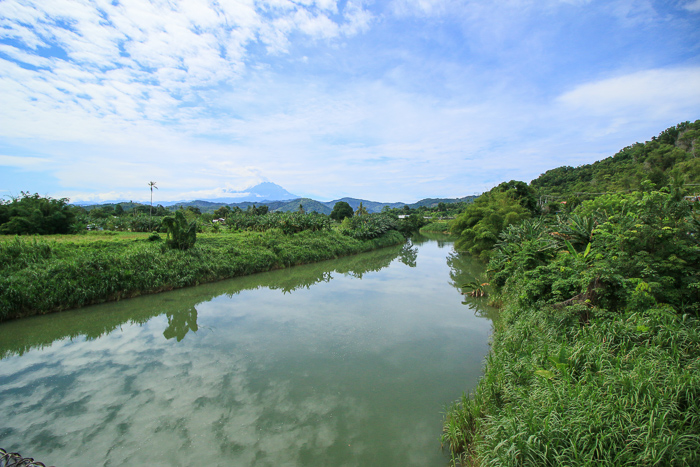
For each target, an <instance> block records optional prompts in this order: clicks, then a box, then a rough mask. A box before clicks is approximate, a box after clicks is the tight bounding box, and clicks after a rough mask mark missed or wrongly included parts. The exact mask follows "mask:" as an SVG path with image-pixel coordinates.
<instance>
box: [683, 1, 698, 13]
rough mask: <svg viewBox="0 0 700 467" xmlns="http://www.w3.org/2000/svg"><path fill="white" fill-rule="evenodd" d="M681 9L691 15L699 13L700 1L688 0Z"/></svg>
mask: <svg viewBox="0 0 700 467" xmlns="http://www.w3.org/2000/svg"><path fill="white" fill-rule="evenodd" d="M683 8H685V9H686V10H688V11H692V12H693V13H697V12H700V0H689V1H688V2H687V3H685V4H684V5H683Z"/></svg>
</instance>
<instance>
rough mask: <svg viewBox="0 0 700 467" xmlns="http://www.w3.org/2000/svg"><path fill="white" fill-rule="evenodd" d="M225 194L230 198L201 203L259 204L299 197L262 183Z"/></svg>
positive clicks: (276, 186) (270, 184)
mask: <svg viewBox="0 0 700 467" xmlns="http://www.w3.org/2000/svg"><path fill="white" fill-rule="evenodd" d="M227 193H229V194H231V195H232V196H224V197H221V198H210V199H205V200H203V201H209V202H212V203H243V202H246V201H247V202H257V203H259V202H261V201H285V200H290V199H298V198H299V196H297V195H295V194H292V193H290V192H288V191H287V190H285V189H284V188H282V187H281V186H279V185H277V184H275V183H272V182H263V183H260V184H258V185H255V186H252V187H250V188H246V189H245V190H243V191H233V190H228V191H227Z"/></svg>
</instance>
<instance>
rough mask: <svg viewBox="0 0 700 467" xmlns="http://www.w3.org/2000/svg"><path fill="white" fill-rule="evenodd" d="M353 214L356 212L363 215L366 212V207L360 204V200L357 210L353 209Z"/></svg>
mask: <svg viewBox="0 0 700 467" xmlns="http://www.w3.org/2000/svg"><path fill="white" fill-rule="evenodd" d="M355 214H357V215H358V216H364V215H366V214H368V213H367V208H365V207H364V206H363V205H362V202H360V206H359V207H358V208H357V211H355Z"/></svg>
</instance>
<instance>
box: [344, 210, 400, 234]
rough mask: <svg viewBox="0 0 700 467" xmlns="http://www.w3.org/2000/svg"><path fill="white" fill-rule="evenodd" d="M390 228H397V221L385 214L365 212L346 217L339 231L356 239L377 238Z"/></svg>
mask: <svg viewBox="0 0 700 467" xmlns="http://www.w3.org/2000/svg"><path fill="white" fill-rule="evenodd" d="M390 230H399V223H398V221H397V220H396V219H394V218H393V217H391V216H389V215H387V214H365V215H362V216H360V215H357V216H354V217H347V218H345V220H343V222H342V224H341V229H340V232H341V233H342V234H343V235H347V236H348V237H352V238H356V239H358V240H368V239H372V238H377V237H379V236H381V235H383V234H384V233H386V232H388V231H390Z"/></svg>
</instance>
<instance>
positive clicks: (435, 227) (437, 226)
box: [420, 221, 450, 234]
mask: <svg viewBox="0 0 700 467" xmlns="http://www.w3.org/2000/svg"><path fill="white" fill-rule="evenodd" d="M449 231H450V222H449V221H436V222H431V223H430V224H427V225H424V226H423V227H421V228H420V232H430V233H444V234H446V233H448V232H449Z"/></svg>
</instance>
